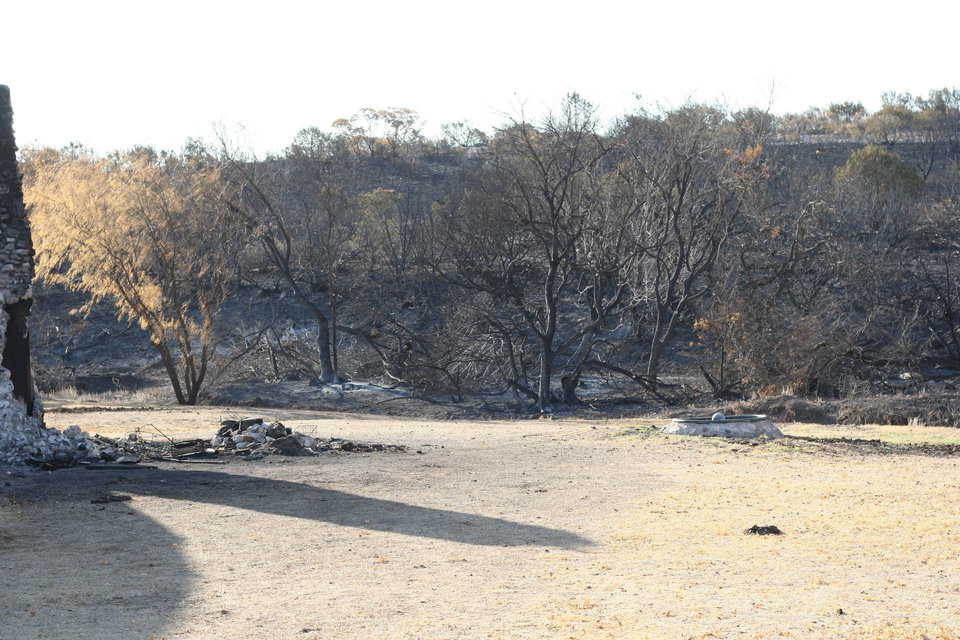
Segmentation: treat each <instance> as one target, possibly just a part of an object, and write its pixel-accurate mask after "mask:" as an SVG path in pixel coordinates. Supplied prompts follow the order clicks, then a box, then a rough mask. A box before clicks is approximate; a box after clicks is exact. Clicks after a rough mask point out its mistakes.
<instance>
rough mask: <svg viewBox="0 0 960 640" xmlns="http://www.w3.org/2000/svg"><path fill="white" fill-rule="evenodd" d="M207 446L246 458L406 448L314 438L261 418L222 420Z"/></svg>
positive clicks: (401, 449) (338, 439) (403, 449)
mask: <svg viewBox="0 0 960 640" xmlns="http://www.w3.org/2000/svg"><path fill="white" fill-rule="evenodd" d="M209 446H210V447H211V448H212V449H213V450H214V451H216V452H218V453H233V454H235V455H245V456H247V457H248V458H259V457H263V456H267V455H271V454H280V455H285V456H315V455H318V454H320V453H323V452H325V451H348V452H370V451H406V447H403V446H401V445H392V444H379V443H361V442H353V441H350V440H343V439H341V438H314V437H312V436H308V435H304V434H302V433H299V432H296V431H293V430H291V429H290V428H289V427H285V426H283V423H280V422H272V423H269V424H268V423H265V422H264V421H263V419H262V418H248V419H246V420H224V421H223V422H221V423H220V429H219V430H218V431H217V435H216V436H214V437H213V438H212V439H211V440H210V444H209Z"/></svg>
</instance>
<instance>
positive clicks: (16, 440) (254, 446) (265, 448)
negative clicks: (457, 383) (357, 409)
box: [0, 382, 406, 469]
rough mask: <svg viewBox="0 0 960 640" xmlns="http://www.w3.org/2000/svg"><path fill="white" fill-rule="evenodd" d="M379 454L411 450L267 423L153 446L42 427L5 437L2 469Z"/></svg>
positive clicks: (228, 424) (226, 424)
mask: <svg viewBox="0 0 960 640" xmlns="http://www.w3.org/2000/svg"><path fill="white" fill-rule="evenodd" d="M8 384H9V382H8ZM0 386H2V382H0ZM2 404H3V403H2V401H0V405H2ZM2 415H3V407H2V406H0V417H2ZM374 451H406V447H404V446H402V445H393V444H380V443H364V442H354V441H351V440H344V439H342V438H315V437H312V436H308V435H305V434H303V433H299V432H297V431H293V430H292V429H290V428H289V427H285V426H284V425H283V423H280V422H271V423H267V422H264V420H263V419H262V418H247V419H244V420H224V421H222V422H221V423H220V428H219V429H218V430H217V433H216V434H215V435H214V436H213V437H212V438H210V439H209V440H207V439H203V438H195V439H191V440H178V441H175V440H171V439H169V438H168V439H166V440H148V439H146V438H144V437H143V435H142V434H140V433H131V434H129V435H127V436H126V437H125V438H107V437H104V436H101V435H99V434H98V435H94V436H90V435H89V434H87V433H86V432H84V431H82V430H81V429H80V427H78V426H76V425H74V426H71V427H69V428H67V429H66V430H65V431H59V430H57V429H47V428H44V427H43V426H41V425H40V424H39V422H38V423H37V424H29V425H23V427H22V428H20V429H17V430H11V431H2V432H0V464H8V465H22V464H30V465H33V466H38V467H40V468H42V469H58V468H61V467H70V466H74V465H76V464H90V463H103V462H108V463H116V464H133V463H137V462H140V461H141V460H144V459H146V460H160V461H172V462H190V461H195V462H196V461H200V460H202V459H204V458H219V457H228V456H242V457H244V458H246V459H248V460H259V459H262V458H264V457H266V456H268V455H283V456H316V455H320V454H322V453H325V452H348V453H358V452H361V453H362V452H374Z"/></svg>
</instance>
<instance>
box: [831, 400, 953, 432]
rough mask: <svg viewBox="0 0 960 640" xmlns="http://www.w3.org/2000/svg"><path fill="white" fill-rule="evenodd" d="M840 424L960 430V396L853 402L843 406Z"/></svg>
mask: <svg viewBox="0 0 960 640" xmlns="http://www.w3.org/2000/svg"><path fill="white" fill-rule="evenodd" d="M837 422H838V423H840V424H882V425H908V424H911V423H913V424H923V425H930V426H932V425H936V426H944V427H960V395H957V394H950V395H939V396H875V397H870V398H849V399H847V400H843V401H841V402H840V406H839V408H838V410H837Z"/></svg>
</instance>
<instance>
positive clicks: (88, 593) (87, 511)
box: [0, 469, 593, 640]
mask: <svg viewBox="0 0 960 640" xmlns="http://www.w3.org/2000/svg"><path fill="white" fill-rule="evenodd" d="M11 485H12V487H11V488H6V487H3V488H0V620H3V624H2V628H0V639H4V640H5V639H6V638H8V637H9V638H11V640H12V638H44V639H45V640H61V639H63V640H67V639H70V640H73V639H74V638H98V639H101V640H108V639H109V640H114V639H117V640H119V639H126V638H148V637H151V636H156V635H157V634H162V633H163V632H164V631H165V630H166V629H167V628H168V626H169V624H170V623H171V620H172V619H174V617H175V614H176V612H177V611H178V609H179V608H180V607H181V606H182V605H183V603H184V602H185V601H186V599H187V598H188V597H189V594H190V592H191V590H192V588H193V584H194V582H195V580H197V578H198V576H197V574H196V572H195V571H194V569H192V568H191V565H190V563H189V562H188V560H187V558H185V557H184V554H183V553H182V552H181V551H180V547H181V544H183V543H185V542H189V540H188V539H184V538H181V537H180V536H179V535H177V534H175V533H173V532H172V531H170V530H169V529H168V528H167V527H165V526H164V525H163V523H162V520H159V521H158V520H156V519H154V518H152V517H149V516H147V515H145V514H143V513H142V512H140V511H139V510H138V509H137V508H136V505H137V503H136V502H135V501H134V502H110V503H107V504H105V505H97V504H91V500H92V499H94V498H97V497H99V496H103V495H105V494H106V495H109V494H111V493H114V494H131V495H134V496H137V495H139V496H156V497H162V498H165V499H170V500H184V501H191V502H199V503H206V504H214V505H223V506H229V507H235V508H238V509H245V510H249V511H255V512H258V513H265V514H274V515H281V516H288V517H293V518H304V519H308V520H313V521H316V522H324V523H330V524H334V525H340V526H344V527H356V528H362V529H366V530H376V531H385V532H392V533H398V534H402V535H408V536H415V537H421V538H433V539H440V540H449V541H452V542H458V543H463V544H469V545H482V546H511V547H513V546H525V545H536V546H553V547H560V548H567V549H577V548H582V547H586V546H590V545H592V544H593V543H592V542H591V541H590V540H588V539H586V538H583V537H581V536H579V535H577V534H575V533H572V532H568V531H564V530H562V529H554V528H549V527H543V526H536V525H529V524H523V523H518V522H513V521H510V520H506V519H502V518H492V517H488V516H481V515H477V514H472V513H466V512H461V511H453V510H447V509H436V508H429V507H421V506H416V505H411V504H407V503H404V502H400V501H394V500H384V499H379V498H369V497H364V496H360V495H356V494H351V493H347V492H344V491H336V490H332V489H324V488H320V487H315V486H311V485H308V484H303V483H298V482H289V481H285V480H274V479H269V478H261V477H255V476H247V475H240V474H234V473H230V472H227V471H201V470H187V469H156V470H139V471H135V472H134V471H122V472H115V471H96V472H95V471H84V470H81V469H69V470H63V471H58V472H55V473H46V474H28V475H27V476H26V477H24V478H21V479H17V480H14V481H13V482H12V483H11ZM210 606H211V608H212V609H215V608H216V607H215V606H214V605H213V604H211V605H210ZM212 615H216V612H214V614H212ZM7 633H12V635H9V636H8V635H7Z"/></svg>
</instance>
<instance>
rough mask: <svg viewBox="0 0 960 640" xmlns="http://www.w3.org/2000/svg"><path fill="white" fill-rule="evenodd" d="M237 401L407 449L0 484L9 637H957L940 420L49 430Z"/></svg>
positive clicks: (80, 414)
mask: <svg viewBox="0 0 960 640" xmlns="http://www.w3.org/2000/svg"><path fill="white" fill-rule="evenodd" d="M241 415H256V416H263V417H265V418H271V419H279V420H281V421H282V422H284V423H285V424H286V425H287V426H290V427H293V428H295V429H297V430H299V431H302V432H304V433H308V434H309V433H312V434H313V435H317V436H337V437H343V438H349V439H353V440H360V441H377V442H385V443H397V444H405V445H408V446H409V451H408V452H407V453H372V454H339V455H338V454H326V455H323V456H320V457H317V458H283V457H273V458H267V459H266V460H261V461H257V462H248V461H242V462H234V463H230V464H225V465H177V464H174V463H156V467H157V469H155V470H139V471H125V472H123V473H118V472H114V471H89V470H84V469H66V470H60V471H54V472H29V473H26V474H22V475H17V474H14V475H9V474H0V475H2V477H0V638H2V639H3V640H30V639H43V640H55V639H60V638H64V639H66V638H70V639H71V640H73V639H76V638H97V639H102V640H108V639H118V640H119V639H124V640H127V639H136V638H142V639H147V638H155V639H160V638H168V639H172V638H188V639H198V640H199V639H214V638H216V639H223V638H228V639H231V640H243V639H261V638H271V639H273V638H281V639H287V638H290V639H304V640H310V639H321V638H324V639H325V638H364V639H379V638H389V639H393V638H396V639H413V638H423V639H435V638H780V637H787V638H923V637H928V638H958V637H960V635H957V633H956V631H955V629H956V628H960V627H958V621H960V501H958V499H957V496H958V492H957V490H958V489H960V475H958V471H960V456H958V455H956V454H955V451H954V449H953V448H951V445H955V444H956V443H958V442H960V437H958V436H960V431H957V430H956V429H936V428H923V427H919V428H910V427H883V428H881V427H875V428H871V427H825V426H818V425H781V427H782V428H783V429H784V431H786V432H787V433H788V434H793V435H795V436H798V437H797V438H788V439H786V440H782V441H776V442H773V443H764V444H759V445H756V446H751V444H749V443H744V442H735V441H729V440H720V439H702V438H690V437H680V436H672V437H671V436H663V435H659V434H657V433H654V432H652V431H651V430H650V429H648V428H647V427H648V426H649V425H650V424H652V423H651V422H650V421H649V420H625V419H617V420H609V421H589V422H586V421H574V420H569V421H568V420H526V421H503V422H445V421H422V420H415V419H391V418H384V417H365V416H358V415H345V414H333V413H326V412H325V413H318V412H308V411H283V410H276V409H270V410H263V411H255V410H251V409H249V408H246V409H226V408H211V407H203V408H190V409H179V408H177V409H164V410H154V411H145V410H131V411H100V410H95V409H93V408H90V409H89V410H82V411H81V410H69V409H67V410H64V409H63V408H62V407H61V408H58V409H56V410H54V411H53V412H51V413H49V414H48V416H47V420H48V423H49V424H50V425H51V426H57V427H66V426H68V425H70V424H79V425H80V426H82V427H83V428H84V429H85V430H88V431H90V432H91V433H93V432H97V433H101V434H103V435H109V436H121V435H124V434H126V433H128V432H130V431H132V430H134V429H136V428H138V427H139V428H140V429H141V431H142V433H143V434H144V435H148V434H149V433H151V432H155V430H156V429H160V430H162V431H163V432H164V433H165V434H167V435H169V436H176V437H192V436H198V437H199V436H202V437H208V436H209V435H211V433H212V432H213V431H214V430H215V428H216V426H217V424H218V421H219V420H220V419H221V418H227V417H235V416H241ZM158 437H159V436H158ZM851 437H854V438H859V439H860V440H862V441H868V440H874V439H880V440H883V441H885V442H887V443H891V444H890V446H886V445H885V446H882V447H878V446H874V445H871V444H869V443H868V444H863V443H857V442H850V441H849V440H840V438H851ZM918 440H923V441H926V442H929V443H933V444H934V445H935V446H930V447H926V448H922V449H921V448H914V449H911V448H909V447H907V446H906V444H905V443H912V442H916V441H918ZM898 447H899V448H898ZM905 447H906V448H905ZM103 495H122V496H131V497H132V499H131V500H130V501H126V502H111V503H108V504H92V503H91V500H92V499H95V498H97V497H100V496H103ZM754 524H757V525H768V524H773V525H776V526H778V527H779V528H780V529H782V530H783V531H784V532H785V535H783V536H753V535H745V534H744V533H743V530H744V529H746V528H747V527H750V526H751V525H754Z"/></svg>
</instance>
